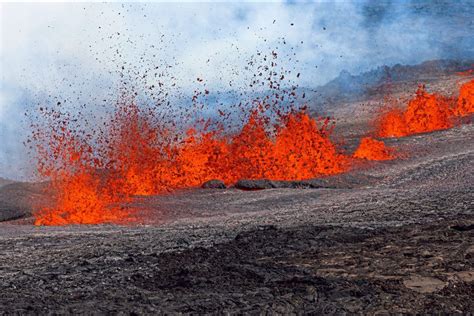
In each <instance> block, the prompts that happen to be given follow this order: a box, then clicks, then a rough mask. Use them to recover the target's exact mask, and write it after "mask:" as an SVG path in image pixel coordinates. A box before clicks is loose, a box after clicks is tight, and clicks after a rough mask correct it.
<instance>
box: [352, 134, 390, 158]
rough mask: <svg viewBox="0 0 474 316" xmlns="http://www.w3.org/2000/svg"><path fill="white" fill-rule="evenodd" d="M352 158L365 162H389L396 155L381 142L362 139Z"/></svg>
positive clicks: (368, 138)
mask: <svg viewBox="0 0 474 316" xmlns="http://www.w3.org/2000/svg"><path fill="white" fill-rule="evenodd" d="M354 157H355V158H360V159H367V160H391V159H394V158H396V155H395V150H394V149H393V148H390V147H387V146H385V143H384V142H383V141H380V140H376V139H373V138H371V137H364V138H362V139H361V141H360V144H359V147H358V148H357V150H356V151H355V152H354Z"/></svg>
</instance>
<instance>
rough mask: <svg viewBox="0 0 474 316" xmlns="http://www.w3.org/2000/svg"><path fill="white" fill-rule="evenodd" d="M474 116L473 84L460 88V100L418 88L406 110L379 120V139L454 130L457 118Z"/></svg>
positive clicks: (385, 114)
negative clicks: (452, 128) (473, 114)
mask: <svg viewBox="0 0 474 316" xmlns="http://www.w3.org/2000/svg"><path fill="white" fill-rule="evenodd" d="M472 113H474V80H471V81H470V82H467V83H465V84H464V85H462V86H461V88H460V93H459V98H458V100H457V102H456V100H455V99H452V98H447V97H445V96H442V95H439V94H437V93H428V92H426V91H425V88H424V86H420V87H419V88H418V90H417V92H416V96H415V97H414V98H413V99H412V100H410V101H409V102H408V106H407V108H406V109H404V110H403V109H399V108H392V109H389V110H387V111H385V112H384V113H383V114H382V115H381V116H380V117H379V119H378V122H377V134H378V136H380V137H402V136H407V135H412V134H418V133H425V132H431V131H436V130H442V129H447V128H450V127H453V126H454V122H455V121H456V119H457V117H459V116H467V115H470V114H472Z"/></svg>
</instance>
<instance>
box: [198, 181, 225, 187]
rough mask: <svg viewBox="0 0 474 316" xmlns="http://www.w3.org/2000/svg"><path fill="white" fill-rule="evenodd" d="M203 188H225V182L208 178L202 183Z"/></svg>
mask: <svg viewBox="0 0 474 316" xmlns="http://www.w3.org/2000/svg"><path fill="white" fill-rule="evenodd" d="M201 188H203V189H225V188H227V187H226V186H225V183H224V182H223V181H222V180H215V179H214V180H209V181H206V182H204V183H203V184H202V186H201Z"/></svg>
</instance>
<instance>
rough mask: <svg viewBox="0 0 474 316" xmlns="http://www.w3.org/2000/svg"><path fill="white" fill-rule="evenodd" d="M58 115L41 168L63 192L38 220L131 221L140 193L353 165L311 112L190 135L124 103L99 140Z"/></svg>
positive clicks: (257, 117) (42, 135)
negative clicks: (131, 202) (128, 206)
mask: <svg viewBox="0 0 474 316" xmlns="http://www.w3.org/2000/svg"><path fill="white" fill-rule="evenodd" d="M55 115H56V114H55ZM55 115H53V117H54V118H55V119H53V120H50V121H49V122H50V123H49V125H48V128H47V129H46V130H47V131H49V132H45V129H44V128H43V129H40V130H39V131H38V132H37V133H36V138H37V139H38V140H40V142H39V143H40V144H41V145H40V146H38V150H37V152H38V155H39V165H40V168H39V172H40V173H41V174H42V175H44V176H47V177H49V178H50V179H51V180H52V182H51V184H52V189H53V190H54V192H56V195H55V197H56V200H55V205H54V207H50V208H43V209H40V210H38V211H36V212H35V217H36V224H37V225H64V224H97V223H106V222H114V223H116V222H124V221H125V222H126V221H129V220H130V219H132V218H133V216H132V214H130V213H129V211H127V210H126V209H124V208H121V207H123V203H124V202H127V201H128V200H129V199H130V197H132V196H133V195H151V194H159V193H163V192H167V191H172V190H175V189H179V188H190V187H196V186H199V185H201V184H202V183H203V182H205V181H207V180H211V179H215V178H219V179H222V180H223V181H224V182H226V183H227V184H230V183H234V182H236V181H237V180H239V179H242V178H246V179H261V178H268V179H275V180H283V179H286V180H299V179H307V178H314V177H318V176H323V175H331V174H336V173H340V172H343V171H345V170H347V168H348V159H349V158H348V157H346V156H344V155H343V154H341V153H340V152H339V151H338V149H337V147H336V145H335V144H334V143H333V142H332V141H331V140H330V135H331V132H332V128H331V124H330V122H329V120H324V121H323V120H315V119H314V118H311V117H310V116H309V115H308V114H307V113H305V112H304V111H303V110H302V111H299V112H290V113H288V114H287V115H284V116H282V117H281V118H280V119H279V121H278V123H277V124H276V127H273V126H271V125H270V123H269V122H270V121H271V120H270V119H269V118H268V117H266V116H265V115H264V114H262V113H260V112H258V111H254V112H252V114H251V115H250V117H249V118H248V120H247V122H246V123H245V124H244V125H243V127H242V128H241V130H240V131H238V132H237V133H230V132H225V131H223V130H222V129H217V130H212V131H209V130H206V128H204V129H202V130H198V129H196V128H192V129H189V130H188V131H187V132H186V133H184V135H182V134H180V133H179V132H177V131H173V129H171V128H169V127H168V128H166V127H164V126H161V125H160V124H159V123H157V122H156V121H154V116H153V115H150V113H149V112H145V111H144V110H141V109H140V108H139V107H138V106H137V105H135V104H133V103H132V104H131V105H126V106H125V105H124V106H120V107H119V110H118V111H117V113H116V114H115V116H114V118H113V119H112V120H111V122H109V124H106V126H107V131H106V132H105V133H102V134H101V136H100V137H99V138H97V139H94V140H91V139H87V138H84V137H80V136H81V135H82V134H83V133H82V134H81V133H75V132H74V131H73V130H72V129H71V128H70V127H69V125H68V124H67V120H66V119H64V118H62V117H61V116H55ZM272 127H273V128H272ZM77 134H79V135H77ZM91 144H94V146H92V145H91Z"/></svg>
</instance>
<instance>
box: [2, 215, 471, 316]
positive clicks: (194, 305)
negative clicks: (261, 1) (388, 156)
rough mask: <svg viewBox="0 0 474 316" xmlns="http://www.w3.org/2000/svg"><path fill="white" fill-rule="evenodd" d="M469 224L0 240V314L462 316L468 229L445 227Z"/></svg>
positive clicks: (467, 288) (467, 290) (467, 300)
mask: <svg viewBox="0 0 474 316" xmlns="http://www.w3.org/2000/svg"><path fill="white" fill-rule="evenodd" d="M473 221H474V217H472V216H471V217H466V218H462V219H458V220H456V221H446V222H443V223H439V224H434V225H405V226H402V227H396V228H379V229H360V228H351V227H340V226H313V225H309V226H300V227H292V228H278V227H275V226H261V227H256V228H255V229H252V230H249V231H242V232H240V233H237V235H235V237H232V238H229V240H227V241H224V242H220V243H217V244H208V245H204V244H194V245H193V241H192V240H193V239H198V237H199V236H198V235H199V234H200V232H199V231H196V232H192V231H191V232H189V235H188V236H185V237H183V236H181V237H180V238H177V239H176V240H174V238H172V239H171V240H173V241H171V240H168V241H166V239H167V238H166V237H165V238H163V237H164V236H163V235H162V232H160V230H157V229H144V230H141V231H140V230H131V231H127V233H126V234H125V235H124V234H116V235H113V238H111V237H112V236H110V235H109V233H107V232H104V233H100V232H98V231H97V232H96V233H94V234H89V235H81V236H79V235H63V236H57V237H56V239H55V238H54V237H53V236H49V237H44V236H43V237H41V236H30V237H23V238H21V239H19V240H10V241H5V240H2V242H1V244H0V247H1V248H0V249H1V251H2V253H3V254H4V255H3V256H2V258H1V259H0V263H1V266H2V274H1V282H0V292H1V293H2V295H1V296H0V311H2V312H14V313H21V314H23V313H30V314H38V313H40V314H41V313H46V312H53V313H56V312H57V313H89V312H94V313H102V312H112V313H115V312H119V311H124V310H127V311H131V312H136V313H165V314H168V313H209V312H213V313H219V314H221V313H227V312H229V313H252V314H260V313H262V312H263V313H272V314H273V313H283V314H288V313H301V312H304V313H324V314H332V313H337V314H340V313H363V314H367V313H369V314H377V313H381V312H392V313H393V312H397V313H406V312H409V313H447V312H458V313H468V312H471V311H472V310H474V300H473V293H474V284H473V281H474V266H473V265H474V246H473V241H474V231H473V230H459V229H453V227H457V226H456V225H466V223H472V222H473ZM177 235H180V234H177ZM168 237H169V236H168ZM228 237H229V236H228ZM201 241H202V240H201ZM163 245H166V246H167V247H171V249H169V250H167V251H163V249H162V246H163ZM20 247H21V249H23V251H22V250H19V251H14V249H15V248H20ZM173 247H174V249H173ZM14 253H16V256H21V257H22V261H23V262H22V263H19V262H17V265H12V263H14V262H15V255H14ZM5 254H9V256H7V257H6V256H5Z"/></svg>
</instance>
